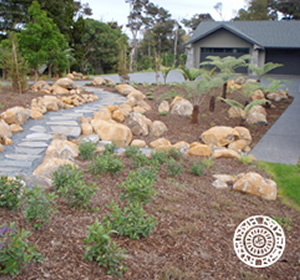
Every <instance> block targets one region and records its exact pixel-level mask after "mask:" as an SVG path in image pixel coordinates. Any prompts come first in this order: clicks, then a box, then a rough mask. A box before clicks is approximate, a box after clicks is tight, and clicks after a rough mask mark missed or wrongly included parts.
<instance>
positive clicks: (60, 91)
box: [50, 85, 70, 94]
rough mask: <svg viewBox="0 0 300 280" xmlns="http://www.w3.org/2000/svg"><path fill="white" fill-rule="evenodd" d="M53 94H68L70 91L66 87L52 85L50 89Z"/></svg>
mask: <svg viewBox="0 0 300 280" xmlns="http://www.w3.org/2000/svg"><path fill="white" fill-rule="evenodd" d="M50 91H51V92H52V93H53V94H69V93H70V91H69V90H68V89H67V88H64V87H61V86H59V85H53V86H52V87H51V89H50Z"/></svg>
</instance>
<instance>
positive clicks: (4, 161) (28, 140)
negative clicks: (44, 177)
mask: <svg viewBox="0 0 300 280" xmlns="http://www.w3.org/2000/svg"><path fill="white" fill-rule="evenodd" d="M84 89H85V90H87V91H90V92H94V93H95V94H96V95H98V96H99V100H97V101H95V102H92V103H87V104H84V105H82V106H79V107H75V108H72V109H69V110H59V111H58V112H48V113H46V114H45V115H44V119H43V120H32V119H29V120H28V121H27V122H26V123H25V124H24V125H23V126H22V127H23V129H24V131H23V132H21V133H15V134H14V135H13V137H12V140H13V142H14V144H13V145H11V146H5V147H4V153H1V154H0V175H8V176H16V175H20V174H25V175H31V174H32V172H33V171H34V170H35V169H36V167H37V166H38V165H40V164H41V162H42V161H43V158H44V156H45V151H46V149H47V147H48V145H49V144H50V142H51V139H52V136H53V135H54V134H56V133H63V134H65V135H66V136H67V137H71V138H77V137H79V136H80V134H81V128H80V123H79V119H80V117H81V116H84V117H91V116H92V115H93V113H94V112H96V111H98V110H99V109H100V108H102V107H104V106H106V105H112V104H116V105H120V104H122V103H124V102H125V101H126V98H125V97H123V96H121V95H119V94H117V93H110V92H105V91H103V90H102V89H99V88H92V87H86V88H84Z"/></svg>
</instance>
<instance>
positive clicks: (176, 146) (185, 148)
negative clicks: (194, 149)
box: [172, 141, 190, 154]
mask: <svg viewBox="0 0 300 280" xmlns="http://www.w3.org/2000/svg"><path fill="white" fill-rule="evenodd" d="M172 147H173V148H174V149H178V150H180V152H182V153H184V154H186V153H187V151H188V150H189V148H190V144H189V143H187V142H185V141H179V142H177V143H175V144H174V145H172Z"/></svg>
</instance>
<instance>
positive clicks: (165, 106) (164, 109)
mask: <svg viewBox="0 0 300 280" xmlns="http://www.w3.org/2000/svg"><path fill="white" fill-rule="evenodd" d="M169 111H170V105H169V102H168V101H167V100H163V101H162V102H161V103H160V104H159V106H158V112H159V113H160V114H162V113H169Z"/></svg>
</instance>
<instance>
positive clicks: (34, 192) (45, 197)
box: [22, 186, 56, 229]
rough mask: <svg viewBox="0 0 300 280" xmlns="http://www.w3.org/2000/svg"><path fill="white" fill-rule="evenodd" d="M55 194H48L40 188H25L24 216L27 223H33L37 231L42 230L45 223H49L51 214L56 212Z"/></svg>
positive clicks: (23, 198)
mask: <svg viewBox="0 0 300 280" xmlns="http://www.w3.org/2000/svg"><path fill="white" fill-rule="evenodd" d="M55 199H56V195H55V193H49V194H46V193H45V192H44V190H43V189H42V188H40V187H38V186H36V187H35V188H34V189H30V188H24V194H23V197H22V209H23V215H24V217H25V218H26V220H27V222H33V226H34V228H35V229H40V228H41V227H42V225H43V224H44V223H47V222H48V220H49V218H50V217H51V214H52V213H53V212H55V211H56V208H55V207H53V205H54V204H55Z"/></svg>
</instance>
